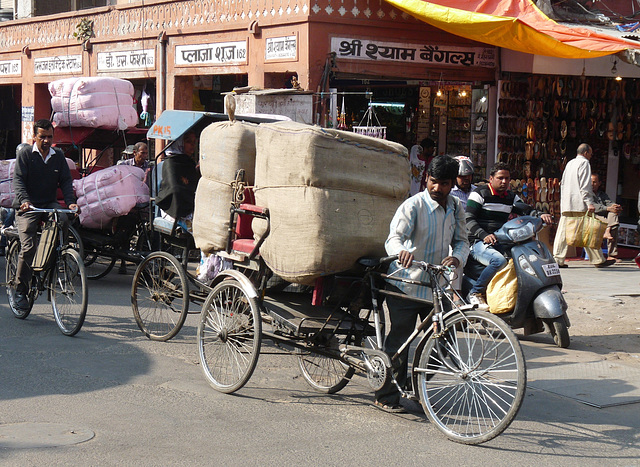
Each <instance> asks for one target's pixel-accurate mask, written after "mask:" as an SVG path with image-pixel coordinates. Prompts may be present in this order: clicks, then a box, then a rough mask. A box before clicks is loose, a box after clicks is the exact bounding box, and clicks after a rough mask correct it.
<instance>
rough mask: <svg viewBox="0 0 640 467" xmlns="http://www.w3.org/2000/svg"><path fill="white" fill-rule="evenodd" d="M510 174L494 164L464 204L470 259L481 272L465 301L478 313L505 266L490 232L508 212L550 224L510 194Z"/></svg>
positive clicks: (503, 166) (505, 167)
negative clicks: (487, 177)
mask: <svg viewBox="0 0 640 467" xmlns="http://www.w3.org/2000/svg"><path fill="white" fill-rule="evenodd" d="M510 181H511V171H510V168H509V166H508V165H507V164H505V163H504V162H497V163H496V164H495V165H494V166H493V167H492V169H491V172H490V173H489V183H488V184H487V185H484V186H481V187H478V188H476V189H475V190H474V191H473V192H472V193H471V194H470V195H469V199H468V201H467V209H466V220H467V231H468V232H469V243H470V244H471V257H472V258H473V259H475V260H476V261H477V262H479V263H480V264H482V265H484V266H485V268H484V270H483V271H482V273H481V274H480V277H478V280H477V281H476V283H475V285H474V286H473V288H472V289H471V291H470V292H469V297H468V301H469V303H470V304H472V305H478V309H480V310H488V309H489V306H488V305H487V302H486V300H485V297H484V295H485V293H486V291H487V286H488V285H489V282H491V279H492V278H493V276H495V275H496V273H497V272H498V271H499V270H500V269H502V268H503V267H504V266H505V265H506V264H507V259H506V258H505V257H504V255H503V254H502V249H501V248H500V245H499V244H498V239H497V238H496V236H495V235H494V232H495V231H496V230H498V229H499V228H500V227H502V226H503V225H504V224H505V223H506V222H507V221H508V220H509V216H510V215H511V212H515V213H516V214H521V215H530V216H537V217H540V218H542V220H543V221H544V222H545V223H547V224H551V223H552V222H553V218H552V217H551V216H550V215H549V214H544V213H541V212H537V211H534V210H533V208H532V207H531V206H529V205H528V204H526V203H524V202H523V201H522V200H521V199H520V197H519V196H518V195H516V194H515V193H513V192H511V191H510V190H509V189H508V188H509V183H510Z"/></svg>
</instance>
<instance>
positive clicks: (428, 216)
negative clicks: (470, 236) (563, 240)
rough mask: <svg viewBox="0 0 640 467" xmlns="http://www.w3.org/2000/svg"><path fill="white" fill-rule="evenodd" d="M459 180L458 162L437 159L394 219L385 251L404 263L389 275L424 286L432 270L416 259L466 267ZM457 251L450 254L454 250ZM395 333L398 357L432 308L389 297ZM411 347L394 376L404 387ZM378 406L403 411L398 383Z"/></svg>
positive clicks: (394, 287)
mask: <svg viewBox="0 0 640 467" xmlns="http://www.w3.org/2000/svg"><path fill="white" fill-rule="evenodd" d="M457 175H458V162H457V161H456V160H455V159H452V158H450V157H448V156H437V157H435V158H433V160H432V161H431V163H430V164H429V168H428V169H427V179H426V182H427V188H426V189H425V190H424V191H421V192H419V193H418V194H416V195H414V196H412V197H411V198H409V199H408V200H406V201H405V202H404V203H402V205H400V207H399V208H398V210H397V211H396V213H395V215H394V217H393V219H392V220H391V226H390V232H389V237H388V238H387V241H386V242H385V249H386V251H387V253H388V254H389V255H398V261H394V262H393V263H392V264H391V265H390V266H389V271H388V273H389V274H392V273H393V274H394V276H395V277H402V278H407V279H413V280H418V281H427V280H428V275H427V272H426V271H422V270H420V269H418V268H411V267H410V266H411V263H412V262H413V260H414V259H415V260H418V261H426V262H428V263H432V264H443V265H446V266H453V267H457V266H462V265H464V263H465V261H466V259H467V255H468V254H469V241H468V240H467V231H466V225H465V220H464V209H463V208H462V206H461V205H460V201H459V200H458V199H457V198H454V197H453V196H451V195H450V192H451V189H452V188H453V186H454V184H455V179H456V176H457ZM450 247H451V249H452V252H451V254H449V248H450ZM386 287H387V289H388V290H390V291H393V292H397V293H402V294H406V295H410V296H415V297H419V298H424V299H427V300H431V299H432V291H431V289H430V288H429V287H424V286H418V285H411V284H404V283H402V282H397V281H391V280H389V281H388V283H387V286H386ZM386 302H387V308H388V309H389V321H390V329H389V333H388V335H387V337H386V339H385V343H384V351H385V352H386V353H388V354H389V355H394V354H395V353H396V352H397V351H398V349H399V348H400V347H401V346H402V344H404V342H405V341H406V340H407V338H408V337H409V335H410V334H411V333H412V332H413V330H414V329H415V326H416V318H417V317H418V316H420V317H421V319H424V318H425V317H426V316H427V315H428V313H429V312H430V311H431V307H429V306H425V305H424V304H422V303H417V302H412V301H409V300H406V299H403V298H400V297H395V296H388V297H387V299H386ZM408 351H409V350H408V348H407V349H405V350H404V351H403V352H402V354H401V355H400V358H399V359H397V360H396V364H397V365H396V366H394V368H393V376H394V378H395V379H396V381H397V382H398V384H399V385H400V387H404V386H405V384H406V381H407V357H408ZM374 405H375V406H376V407H378V408H380V409H382V410H385V411H387V412H402V411H404V408H403V407H402V406H401V405H400V393H399V391H398V389H397V387H396V386H395V384H393V382H387V384H386V385H385V386H384V387H383V388H382V389H380V390H379V391H376V400H375V403H374Z"/></svg>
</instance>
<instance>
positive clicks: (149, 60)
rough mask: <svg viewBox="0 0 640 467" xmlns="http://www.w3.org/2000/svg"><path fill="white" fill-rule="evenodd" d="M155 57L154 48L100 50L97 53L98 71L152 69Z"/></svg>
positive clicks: (154, 64)
mask: <svg viewBox="0 0 640 467" xmlns="http://www.w3.org/2000/svg"><path fill="white" fill-rule="evenodd" d="M155 57H156V50H155V49H140V50H123V51H113V52H100V53H98V71H121V70H149V69H154V68H155V66H156V60H155Z"/></svg>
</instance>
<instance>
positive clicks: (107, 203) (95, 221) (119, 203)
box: [73, 165, 149, 229]
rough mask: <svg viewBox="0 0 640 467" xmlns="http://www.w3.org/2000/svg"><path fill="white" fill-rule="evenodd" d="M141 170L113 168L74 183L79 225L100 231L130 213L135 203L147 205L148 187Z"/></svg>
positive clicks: (117, 166)
mask: <svg viewBox="0 0 640 467" xmlns="http://www.w3.org/2000/svg"><path fill="white" fill-rule="evenodd" d="M144 178H145V173H144V170H142V169H140V168H138V167H134V166H131V165H116V166H113V167H109V168H108V169H104V170H99V171H98V172H94V173H92V174H91V175H88V176H86V177H85V178H81V179H79V180H74V181H73V189H74V190H75V193H76V196H77V197H78V206H79V207H80V223H81V224H82V225H83V226H85V227H88V228H93V229H102V228H104V227H106V226H107V225H108V224H109V222H110V221H111V219H113V218H114V217H119V216H124V215H126V214H129V211H131V209H133V208H134V207H135V206H136V204H147V203H149V187H148V186H147V184H146V183H145V182H144Z"/></svg>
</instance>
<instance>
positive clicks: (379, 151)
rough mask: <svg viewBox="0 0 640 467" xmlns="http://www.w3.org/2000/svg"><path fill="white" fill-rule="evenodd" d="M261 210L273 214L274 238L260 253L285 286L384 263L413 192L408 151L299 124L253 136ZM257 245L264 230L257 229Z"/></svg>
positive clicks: (258, 225) (263, 128)
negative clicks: (393, 228) (373, 260)
mask: <svg viewBox="0 0 640 467" xmlns="http://www.w3.org/2000/svg"><path fill="white" fill-rule="evenodd" d="M256 152H257V156H256V183H255V185H256V188H255V195H256V204H258V205H260V206H265V207H268V208H269V212H270V217H271V233H270V234H269V236H268V237H267V240H266V242H265V243H264V244H263V245H262V247H261V248H260V254H261V256H262V258H263V259H264V261H265V262H266V264H267V265H268V266H269V268H271V269H272V270H273V271H274V272H275V273H276V274H278V275H279V276H281V277H283V278H284V279H286V280H288V281H291V282H296V283H302V284H309V285H310V284H313V282H314V280H315V279H316V278H317V277H319V276H322V275H326V274H333V273H337V272H340V271H345V270H347V269H349V268H351V267H352V266H353V265H354V264H355V261H356V260H357V259H358V258H359V257H361V256H365V255H376V256H378V255H380V256H381V255H384V254H385V253H384V241H385V240H386V238H387V236H388V234H389V223H390V221H391V218H392V217H393V215H394V214H395V211H396V209H397V208H398V206H399V205H400V203H401V202H402V201H403V200H404V199H405V198H406V195H407V193H408V191H409V162H408V157H407V150H406V148H405V147H404V146H402V145H399V144H396V143H392V142H388V141H384V140H379V139H375V138H370V137H366V136H361V135H357V134H353V133H348V132H342V131H337V130H326V129H322V128H319V127H312V126H309V125H303V124H299V123H295V122H279V123H273V124H262V125H260V126H259V127H258V130H257V132H256ZM253 228H254V232H255V234H256V237H257V236H258V235H260V234H261V233H262V231H263V230H264V223H263V222H262V221H260V220H258V219H256V220H254V223H253Z"/></svg>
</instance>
